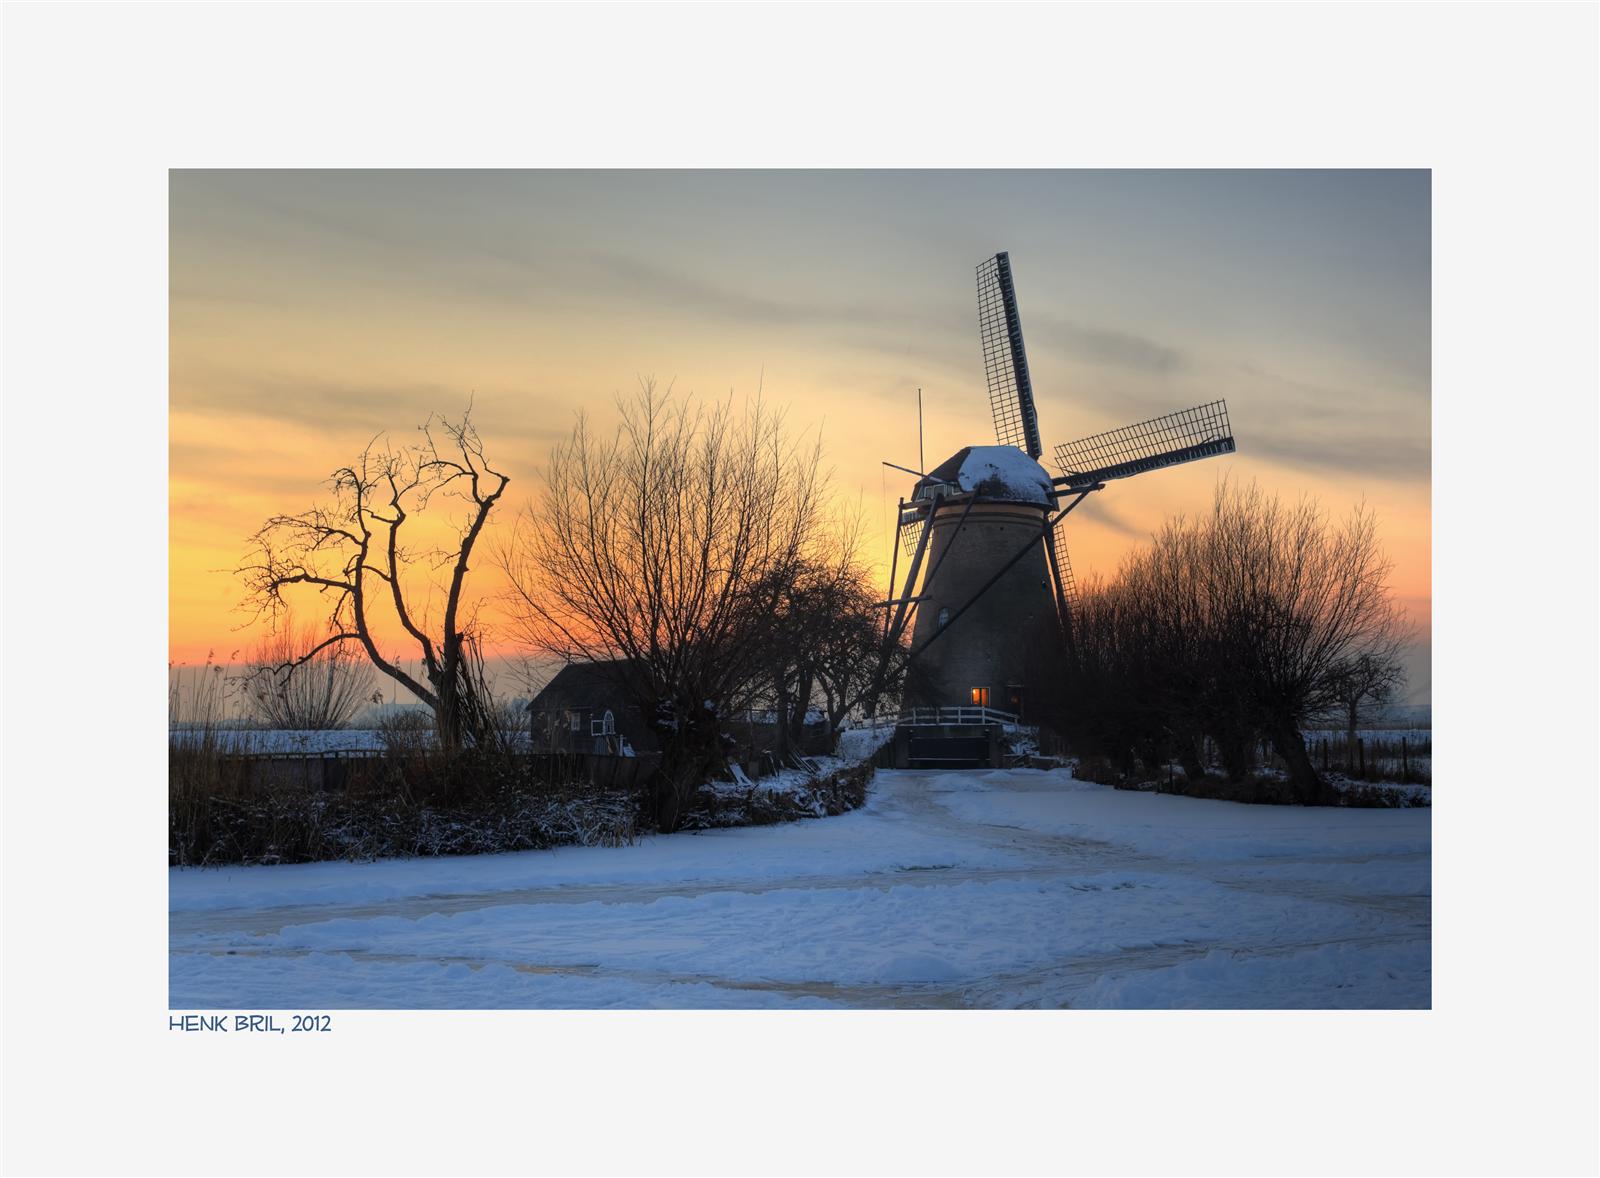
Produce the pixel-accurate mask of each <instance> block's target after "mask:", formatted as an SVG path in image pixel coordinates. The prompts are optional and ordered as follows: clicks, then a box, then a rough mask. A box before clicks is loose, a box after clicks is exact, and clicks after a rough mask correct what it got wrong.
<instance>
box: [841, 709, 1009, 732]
mask: <svg viewBox="0 0 1600 1178" xmlns="http://www.w3.org/2000/svg"><path fill="white" fill-rule="evenodd" d="M1019 723H1020V718H1019V717H1018V716H1016V715H1015V714H1013V713H1011V712H1002V711H998V710H996V709H995V708H980V707H951V708H906V709H905V710H903V711H900V712H893V713H887V714H884V715H880V716H869V717H866V718H865V719H863V720H862V721H861V722H860V723H859V724H857V725H854V727H858V728H870V729H871V730H872V731H874V732H877V731H879V730H881V729H885V728H903V727H912V728H932V727H935V726H939V725H945V724H1000V725H1005V726H1008V727H1016V726H1017V725H1018V724H1019Z"/></svg>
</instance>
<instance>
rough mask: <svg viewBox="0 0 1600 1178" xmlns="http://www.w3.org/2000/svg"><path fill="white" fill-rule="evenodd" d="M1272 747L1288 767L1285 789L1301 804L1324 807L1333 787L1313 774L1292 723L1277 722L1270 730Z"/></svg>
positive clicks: (1313, 768) (1313, 771)
mask: <svg viewBox="0 0 1600 1178" xmlns="http://www.w3.org/2000/svg"><path fill="white" fill-rule="evenodd" d="M1270 736H1271V738H1272V747H1273V748H1274V749H1275V750H1277V753H1278V755H1279V756H1280V757H1282V758H1283V761H1284V764H1285V765H1287V766H1288V767H1289V792H1290V794H1291V795H1292V796H1293V797H1294V800H1295V801H1296V802H1297V803H1299V804H1300V805H1302V806H1326V805H1329V804H1331V802H1332V801H1333V790H1332V789H1330V788H1329V786H1328V784H1327V782H1325V781H1323V780H1322V777H1321V776H1320V775H1319V774H1318V773H1317V767H1316V766H1315V765H1314V764H1312V762H1311V755H1310V754H1309V753H1307V752H1306V741H1305V737H1303V736H1302V735H1300V730H1299V728H1298V727H1296V726H1295V725H1293V724H1288V723H1282V722H1280V723H1277V724H1274V725H1273V727H1272V731H1271V733H1270Z"/></svg>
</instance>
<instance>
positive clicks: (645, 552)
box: [501, 381, 824, 830]
mask: <svg viewBox="0 0 1600 1178" xmlns="http://www.w3.org/2000/svg"><path fill="white" fill-rule="evenodd" d="M618 406H619V409H620V411H621V415H622V421H621V424H620V426H619V427H618V429H617V431H616V433H615V434H614V435H613V436H611V437H609V438H607V437H602V436H597V435H596V434H595V433H594V432H593V431H592V430H591V429H590V426H589V423H588V421H587V420H585V419H583V418H580V419H579V421H578V423H577V426H576V428H575V429H574V430H573V433H572V436H571V437H570V439H569V440H568V441H566V442H565V443H564V444H562V445H561V446H559V447H557V448H556V450H555V452H554V454H553V455H552V457H551V460H550V465H549V469H548V472H547V476H546V479H545V483H544V488H543V491H542V494H541V496H540V503H539V507H538V510H537V511H531V510H530V511H529V512H525V513H524V515H523V516H522V518H521V521H520V524H519V527H518V530H517V534H516V535H515V536H514V537H513V539H512V540H511V542H510V543H508V544H507V545H506V546H505V547H504V549H503V550H502V554H501V562H502V565H503V567H504V569H505V571H506V574H507V577H508V580H509V582H510V584H511V586H512V594H513V598H514V613H515V615H516V619H517V623H518V625H519V626H520V630H521V633H522V636H523V637H524V638H525V639H526V641H527V642H528V644H529V645H531V646H532V647H533V648H534V649H536V650H539V651H542V652H545V653H547V654H553V655H556V656H559V657H561V658H563V659H565V660H568V661H584V662H605V661H607V660H616V662H615V663H614V664H613V673H614V675H615V678H616V681H617V687H618V689H619V690H620V691H622V692H624V693H626V694H627V695H628V696H630V697H631V698H632V700H633V702H634V703H636V704H637V705H638V707H639V708H640V710H641V712H642V713H643V715H644V716H645V717H646V719H647V720H648V721H649V723H650V724H651V725H652V727H653V729H654V731H655V733H656V735H657V738H658V739H659V741H660V744H661V748H662V765H661V769H660V773H659V775H658V781H659V786H658V790H657V798H656V810H657V815H656V817H657V822H658V824H659V825H660V826H661V827H662V828H663V829H666V830H671V829H674V828H675V827H676V825H677V823H678V821H679V815H680V812H681V810H682V809H683V807H684V805H685V804H686V803H687V801H688V800H689V798H690V797H691V796H692V795H693V793H694V791H695V790H696V789H697V788H698V786H699V785H700V783H702V782H703V781H705V780H707V779H708V778H709V777H710V776H713V775H716V774H720V772H722V771H723V769H724V768H725V766H726V749H725V746H724V743H723V735H722V719H721V716H720V712H721V711H722V710H723V709H724V708H726V707H727V705H728V704H729V703H730V701H732V700H734V699H735V698H737V697H738V696H739V694H740V693H741V692H743V691H746V690H747V689H748V688H749V686H750V685H751V683H752V682H753V681H754V679H755V678H756V677H757V676H758V675H759V674H761V673H762V670H763V664H762V657H761V656H762V654H763V651H764V650H765V649H766V648H767V643H768V641H769V639H770V636H771V633H772V628H773V621H774V618H775V617H777V615H778V611H779V606H780V602H781V600H782V597H783V594H784V593H785V592H786V588H787V587H788V586H790V585H792V584H793V583H794V580H795V578H796V577H797V576H798V574H799V572H800V570H801V569H802V568H803V567H804V566H805V563H806V561H807V559H808V557H809V556H811V555H812V554H813V552H814V551H815V549H816V548H817V547H818V545H819V544H820V542H821V539H822V535H823V521H824V512H823V509H822V491H823V482H824V476H823V475H822V474H821V473H820V470H819V458H820V449H819V447H818V446H817V445H815V444H814V445H810V446H800V445H796V444H795V443H794V441H793V440H792V439H791V438H790V437H789V435H788V433H787V431H786V430H785V429H784V425H783V420H782V418H781V416H778V415H774V414H773V413H771V412H770V411H769V410H768V409H767V408H766V407H765V406H763V405H762V404H761V403H760V401H759V399H757V400H756V401H754V402H752V403H750V404H749V405H747V406H745V407H743V408H738V409H736V408H735V407H734V406H733V404H732V403H731V401H730V402H725V403H722V404H720V405H714V406H711V407H706V406H702V405H698V404H696V403H694V402H693V401H691V400H675V399H674V398H673V397H672V396H671V395H670V392H660V391H658V390H657V389H656V388H655V386H654V384H653V383H652V382H648V381H646V382H644V383H643V384H642V386H641V390H640V392H639V393H638V394H637V395H635V396H633V397H631V398H625V399H624V398H619V401H618Z"/></svg>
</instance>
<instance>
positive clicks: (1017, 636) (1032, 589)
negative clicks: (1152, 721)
mask: <svg viewBox="0 0 1600 1178" xmlns="http://www.w3.org/2000/svg"><path fill="white" fill-rule="evenodd" d="M977 277H978V340H979V345H980V347H981V349H982V352H983V368H984V381H985V384H986V386H987V393H988V397H989V411H990V415H991V416H992V418H993V420H994V428H995V438H996V441H997V442H998V445H994V446H965V447H963V448H962V449H960V450H958V451H956V453H955V454H953V455H951V456H950V457H949V458H947V459H946V460H945V461H944V462H942V463H940V464H939V465H938V466H937V467H935V468H934V469H933V470H927V469H926V465H925V462H924V460H923V458H922V453H921V451H922V391H921V389H918V390H917V439H918V462H917V465H918V466H919V467H920V468H922V469H920V470H917V471H906V473H908V474H915V475H916V476H917V482H916V483H915V484H914V485H913V487H912V492H911V498H910V499H908V500H901V501H900V513H899V518H898V530H899V541H900V543H899V546H898V547H897V548H896V550H895V555H896V557H898V556H899V555H900V553H901V552H902V551H903V552H904V554H905V555H906V556H907V557H909V564H908V567H907V569H906V571H905V575H904V580H903V582H899V583H898V585H897V581H896V578H897V574H898V569H897V568H895V567H893V566H891V572H890V586H889V600H888V601H886V602H885V603H884V605H885V607H886V609H887V611H888V616H887V618H886V623H887V624H886V627H885V633H884V638H885V658H887V657H888V652H889V651H890V650H892V649H893V648H894V647H895V646H896V645H898V644H899V643H900V642H901V640H902V638H903V637H904V633H905V629H906V627H908V626H911V627H912V635H911V649H910V653H909V655H908V658H910V659H920V661H921V671H922V674H921V676H920V677H921V679H922V680H923V682H924V686H923V687H921V689H920V691H921V694H922V696H925V697H926V698H917V699H908V700H907V701H906V702H907V703H910V704H912V705H913V706H916V705H931V706H934V707H946V706H973V705H976V706H980V707H984V708H992V709H994V710H996V711H1003V712H1009V713H1011V714H1012V715H1016V716H1019V717H1021V716H1025V715H1026V711H1027V703H1026V701H1027V700H1028V698H1029V697H1030V695H1032V694H1034V693H1035V691H1036V689H1037V687H1038V686H1039V685H1040V684H1041V683H1042V682H1043V681H1044V680H1045V679H1046V678H1047V677H1049V676H1050V674H1051V672H1052V670H1053V667H1052V663H1054V662H1056V661H1059V659H1060V658H1062V657H1070V654H1071V650H1072V605H1073V602H1074V600H1075V598H1076V587H1075V584H1074V581H1073V576H1072V563H1071V560H1070V559H1069V557H1068V555H1067V547H1066V541H1065V535H1064V526H1063V525H1064V521H1065V519H1066V516H1067V515H1068V513H1069V512H1071V511H1072V509H1073V508H1075V507H1077V506H1078V504H1080V503H1081V502H1083V500H1084V499H1085V498H1086V497H1087V496H1088V495H1089V494H1091V493H1092V492H1095V491H1099V490H1102V489H1104V487H1105V484H1106V483H1107V482H1109V481H1111V480H1113V479H1120V478H1128V477H1130V476H1132V475H1137V474H1145V473H1147V472H1149V471H1152V470H1159V469H1162V468H1163V467H1167V466H1175V465H1177V464H1178V463H1182V462H1192V461H1195V460H1196V459H1200V458H1212V457H1216V456H1217V455H1220V454H1227V453H1231V452H1232V451H1233V450H1234V448H1235V447H1234V439H1233V433H1232V428H1231V426H1230V424H1229V422H1228V408H1227V404H1226V403H1225V402H1223V401H1220V400H1218V401H1212V402H1209V403H1207V404H1205V405H1198V406H1196V407H1195V408H1193V409H1184V410H1181V411H1179V412H1177V413H1170V414H1167V415H1166V416H1164V417H1157V418H1153V419H1151V420H1149V421H1143V422H1139V423H1137V424H1134V425H1129V426H1124V427H1122V428H1121V429H1115V430H1109V431H1106V432H1104V433H1099V434H1094V435H1092V436H1090V437H1087V438H1084V439H1082V440H1080V441H1077V442H1071V443H1067V444H1065V445H1060V446H1057V447H1056V451H1055V459H1056V464H1057V466H1058V468H1059V470H1060V474H1059V475H1051V474H1049V473H1048V472H1047V471H1046V470H1045V468H1044V467H1042V466H1041V465H1039V459H1040V457H1041V456H1042V455H1043V453H1044V445H1043V443H1042V441H1041V439H1040V435H1039V418H1038V412H1037V410H1036V408H1035V405H1034V397H1033V379H1032V375H1031V373H1030V371H1029V367H1028V356H1027V350H1026V348H1025V346H1024V344H1023V340H1022V321H1021V316H1020V315H1019V313H1018V310H1017V293H1016V284H1015V281H1014V279H1013V276H1012V271H1011V258H1010V255H1009V254H1006V253H998V254H995V255H994V256H993V257H992V258H990V259H988V260H987V261H986V262H984V263H983V264H982V265H980V266H979V267H978V272H977ZM885 465H887V466H894V464H893V463H885ZM894 468H895V469H897V470H903V471H904V470H905V469H906V468H904V467H897V466H894ZM924 472H925V473H924ZM894 563H895V565H897V564H898V560H896V561H895V562H894ZM958 623H959V625H958Z"/></svg>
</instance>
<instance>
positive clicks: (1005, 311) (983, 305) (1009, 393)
mask: <svg viewBox="0 0 1600 1178" xmlns="http://www.w3.org/2000/svg"><path fill="white" fill-rule="evenodd" d="M978 337H979V340H980V341H981V342H982V345H983V373H984V378H985V380H986V381H987V383H988V386H989V410H990V412H991V413H993V414H994V432H995V437H996V439H997V440H998V441H999V443H1000V444H1001V445H1002V446H1015V447H1017V448H1018V449H1019V450H1023V451H1026V452H1027V455H1028V457H1029V458H1033V459H1037V458H1038V457H1039V455H1040V454H1042V453H1044V447H1043V445H1042V444H1041V443H1040V441H1039V418H1038V414H1037V413H1036V412H1035V411H1034V407H1033V382H1032V380H1030V379H1029V376H1028V354H1027V351H1026V350H1025V349H1024V348H1023V345H1022V322H1021V320H1020V319H1018V317H1017V292H1016V289H1015V287H1014V286H1013V285H1012V282H1011V256H1010V255H1009V254H1007V253H1004V252H1002V253H998V254H996V255H995V256H994V257H992V258H990V259H989V260H988V261H987V262H985V263H983V265H981V266H979V267H978Z"/></svg>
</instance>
